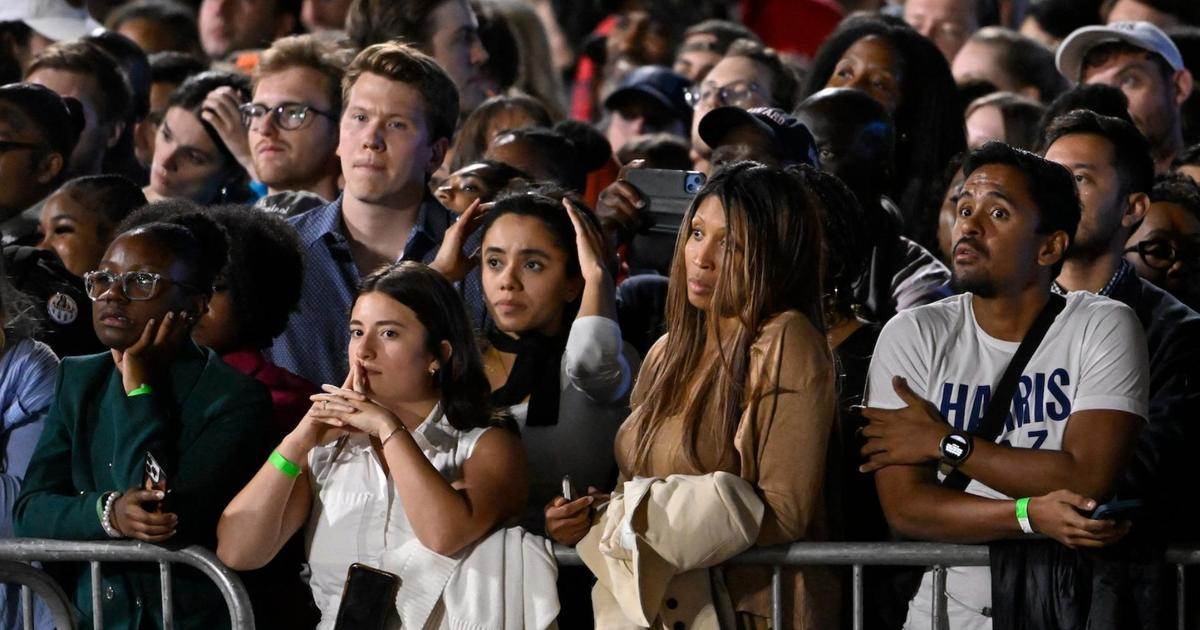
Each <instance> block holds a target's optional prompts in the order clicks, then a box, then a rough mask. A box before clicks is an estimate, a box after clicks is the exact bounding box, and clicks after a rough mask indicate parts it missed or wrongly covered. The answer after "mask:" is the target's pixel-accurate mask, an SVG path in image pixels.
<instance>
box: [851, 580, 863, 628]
mask: <svg viewBox="0 0 1200 630" xmlns="http://www.w3.org/2000/svg"><path fill="white" fill-rule="evenodd" d="M850 571H851V577H850V584H851V586H850V588H852V589H853V591H852V593H853V595H852V596H853V598H854V611H853V615H854V618H853V619H852V623H853V624H854V630H862V627H863V565H861V564H856V565H854V567H853V568H852V569H851V570H850Z"/></svg>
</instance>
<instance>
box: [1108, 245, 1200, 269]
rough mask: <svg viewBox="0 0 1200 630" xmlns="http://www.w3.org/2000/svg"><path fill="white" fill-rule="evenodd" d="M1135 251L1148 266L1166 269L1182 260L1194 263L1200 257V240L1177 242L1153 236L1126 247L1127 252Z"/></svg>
mask: <svg viewBox="0 0 1200 630" xmlns="http://www.w3.org/2000/svg"><path fill="white" fill-rule="evenodd" d="M1133 252H1137V255H1138V256H1141V258H1142V262H1144V263H1146V265H1147V266H1148V267H1151V268H1154V269H1159V270H1165V269H1170V268H1171V265H1174V264H1175V263H1176V262H1179V261H1181V260H1182V261H1184V262H1187V263H1194V262H1196V260H1197V259H1200V242H1196V241H1193V242H1190V243H1180V244H1175V243H1172V242H1171V241H1168V240H1166V239H1162V238H1152V239H1147V240H1144V241H1139V242H1138V244H1137V245H1134V246H1132V247H1127V248H1126V249H1125V253H1126V254H1132V253H1133Z"/></svg>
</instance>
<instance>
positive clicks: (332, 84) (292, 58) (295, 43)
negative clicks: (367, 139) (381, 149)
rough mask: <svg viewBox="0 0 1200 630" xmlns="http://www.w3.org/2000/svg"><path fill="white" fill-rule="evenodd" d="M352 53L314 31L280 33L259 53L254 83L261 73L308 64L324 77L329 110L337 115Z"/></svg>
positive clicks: (307, 65)
mask: <svg viewBox="0 0 1200 630" xmlns="http://www.w3.org/2000/svg"><path fill="white" fill-rule="evenodd" d="M353 55H354V51H353V49H350V48H340V47H338V45H337V44H336V43H335V42H332V41H329V40H327V39H323V38H321V37H318V36H315V35H290V36H288V37H282V38H280V39H277V40H275V43H273V44H271V47H270V48H268V49H266V50H264V51H263V52H262V55H261V56H260V57H259V60H258V66H257V67H256V68H255V69H254V87H255V88H257V87H258V82H259V81H261V80H262V79H263V77H266V76H269V75H272V74H278V73H280V72H283V71H284V70H290V69H291V68H311V69H313V70H316V71H317V72H319V73H321V75H322V76H324V77H325V81H326V84H327V86H326V93H327V96H328V97H329V108H330V109H331V110H332V111H331V112H330V113H331V114H333V115H334V116H337V115H339V114H340V113H341V111H342V77H343V76H344V75H345V70H344V68H345V67H346V66H347V65H348V64H349V63H350V59H351V58H352V57H353Z"/></svg>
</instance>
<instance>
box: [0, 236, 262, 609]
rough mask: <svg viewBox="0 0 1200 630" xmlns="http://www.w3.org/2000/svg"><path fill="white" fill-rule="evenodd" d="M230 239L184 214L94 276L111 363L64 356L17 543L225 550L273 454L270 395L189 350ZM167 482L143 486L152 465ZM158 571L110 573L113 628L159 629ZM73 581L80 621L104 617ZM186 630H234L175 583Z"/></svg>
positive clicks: (18, 517)
mask: <svg viewBox="0 0 1200 630" xmlns="http://www.w3.org/2000/svg"><path fill="white" fill-rule="evenodd" d="M225 252H226V240H225V234H224V232H223V230H221V228H220V226H218V225H217V224H216V223H214V222H213V221H212V220H211V219H209V218H208V217H206V216H203V215H200V214H194V213H193V214H184V215H179V216H175V217H172V218H171V219H170V220H169V221H163V222H154V223H149V224H146V225H142V226H139V227H137V228H134V229H132V230H129V231H126V232H124V233H122V234H120V235H119V236H118V237H117V238H116V239H115V240H113V242H112V243H111V244H110V245H109V247H108V249H107V250H106V251H105V253H104V255H103V258H102V260H101V261H100V263H99V267H98V268H97V269H96V270H93V271H90V272H88V273H87V274H85V275H84V283H85V286H86V288H87V293H88V296H89V297H91V298H92V300H94V301H95V305H94V308H93V310H92V313H93V325H94V326H95V329H96V335H97V337H99V339H100V341H101V342H102V343H103V344H104V345H105V346H107V347H108V348H109V352H106V353H103V354H97V355H92V356H85V357H71V358H68V359H65V360H64V361H63V363H62V368H61V372H60V377H59V383H58V386H57V389H56V391H55V397H54V401H53V403H52V405H51V407H50V411H49V413H48V415H47V418H46V426H45V429H44V431H43V432H42V436H41V440H40V441H39V443H38V447H37V450H36V454H35V456H34V458H33V460H32V461H31V462H30V465H29V470H28V472H27V474H26V477H25V483H24V486H23V488H22V491H21V496H20V498H19V499H18V501H17V505H16V508H15V510H14V527H15V530H16V533H17V535H19V536H29V537H38V538H59V539H68V540H107V539H110V538H131V539H136V540H142V541H146V542H152V543H159V542H165V541H170V542H172V543H179V544H200V545H203V546H207V547H210V548H214V547H215V546H216V540H215V536H214V533H215V530H216V523H217V519H218V517H219V516H220V513H221V509H222V508H223V507H224V506H225V504H226V503H228V502H229V499H230V498H231V497H232V496H233V495H234V494H235V493H236V492H237V490H238V488H240V487H241V486H242V485H243V484H244V483H245V482H246V480H247V479H249V477H250V475H251V473H252V468H251V467H250V466H247V465H246V464H245V463H244V462H246V461H254V460H256V459H257V458H258V457H259V456H260V453H261V452H262V434H263V432H262V422H261V420H260V419H261V418H262V417H264V416H265V415H266V414H269V413H270V410H271V400H270V397H269V396H268V394H267V392H266V390H265V389H263V388H262V387H261V386H260V385H259V384H258V383H256V382H255V381H253V380H252V379H250V378H248V377H246V376H243V375H242V374H239V373H238V372H236V371H235V370H234V369H233V368H231V367H229V366H227V365H226V364H225V363H224V362H223V361H221V359H220V357H218V356H217V355H216V354H214V353H213V352H211V351H208V350H204V349H201V348H200V347H198V346H197V345H196V344H195V343H193V342H192V341H191V338H190V335H191V329H192V327H193V325H194V324H195V322H196V319H197V318H198V317H199V316H200V315H201V314H202V313H204V311H205V310H206V309H207V307H208V300H209V298H210V296H211V294H212V284H213V279H214V278H215V277H216V274H217V273H218V272H219V271H220V270H221V268H222V267H224V265H225ZM148 456H152V457H153V458H154V460H155V461H157V462H158V465H159V466H160V467H161V470H162V471H163V472H164V473H165V491H164V489H163V488H161V487H160V488H157V489H149V488H146V487H145V485H144V484H145V482H146V470H147V458H148ZM157 573H158V572H157V570H155V569H153V568H152V567H148V566H142V567H139V566H138V565H129V566H128V567H122V568H119V569H109V570H106V572H105V577H104V578H103V585H102V586H101V588H102V589H103V590H104V592H105V593H106V598H105V600H104V622H105V627H109V628H123V627H138V626H139V624H142V623H150V621H149V620H153V619H160V618H161V612H160V610H159V609H160V602H159V596H160V595H159V593H160V591H159V587H158V577H157ZM74 579H75V581H76V583H77V584H78V588H77V589H76V590H75V605H76V606H77V607H78V609H79V610H80V611H81V612H82V614H83V617H84V619H83V620H82V623H84V624H86V623H88V620H89V619H90V617H91V616H92V614H93V613H92V608H91V605H92V599H91V596H90V588H89V579H88V574H87V571H86V567H85V568H84V570H79V571H78V572H77V573H76V574H75V575H74ZM173 580H174V583H175V586H174V592H175V620H176V623H177V625H179V626H180V627H211V626H216V627H220V626H224V625H226V624H227V623H228V619H229V618H228V616H227V615H226V613H225V607H224V605H223V604H222V601H223V600H222V598H221V596H220V593H219V592H218V591H217V589H216V588H215V586H214V585H213V584H212V583H211V582H210V581H209V580H208V579H207V578H204V577H202V576H199V575H198V574H189V573H188V572H183V571H180V572H176V574H175V575H174V577H173Z"/></svg>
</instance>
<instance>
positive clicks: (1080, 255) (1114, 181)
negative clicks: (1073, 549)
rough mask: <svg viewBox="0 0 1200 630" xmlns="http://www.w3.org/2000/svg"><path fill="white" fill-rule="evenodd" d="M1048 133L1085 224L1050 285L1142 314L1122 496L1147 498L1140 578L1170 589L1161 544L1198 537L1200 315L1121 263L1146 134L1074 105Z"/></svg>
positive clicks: (1146, 165)
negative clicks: (1140, 378)
mask: <svg viewBox="0 0 1200 630" xmlns="http://www.w3.org/2000/svg"><path fill="white" fill-rule="evenodd" d="M1045 138H1046V140H1045V142H1046V159H1048V160H1050V161H1053V162H1058V163H1059V164H1062V165H1063V166H1065V167H1067V168H1068V169H1070V170H1071V171H1072V173H1074V175H1075V182H1076V188H1078V190H1079V198H1080V200H1081V201H1082V203H1083V216H1082V219H1081V220H1080V222H1079V231H1078V233H1077V234H1076V237H1075V242H1074V243H1072V245H1071V250H1070V252H1068V254H1067V259H1066V262H1065V263H1064V264H1063V270H1062V273H1061V274H1059V276H1058V281H1057V282H1056V283H1055V285H1054V290H1055V291H1056V292H1059V293H1064V294H1065V293H1066V292H1068V291H1088V292H1091V293H1096V294H1099V295H1103V296H1107V297H1110V298H1112V299H1114V300H1117V301H1119V302H1122V303H1124V304H1126V305H1127V306H1129V307H1130V308H1132V309H1133V311H1134V313H1136V314H1137V317H1138V320H1139V321H1140V322H1141V327H1142V329H1143V330H1144V331H1145V337H1146V341H1147V343H1148V344H1149V346H1148V354H1149V366H1150V381H1149V400H1150V415H1149V416H1148V417H1147V420H1148V424H1147V426H1146V430H1145V431H1143V432H1142V434H1141V436H1140V437H1139V439H1138V443H1137V446H1136V448H1135V450H1134V457H1133V459H1132V460H1131V461H1130V466H1129V467H1128V469H1127V470H1126V471H1125V474H1124V476H1123V479H1122V486H1121V488H1120V490H1119V491H1118V494H1120V495H1121V496H1128V497H1138V498H1141V499H1142V500H1143V501H1144V502H1146V504H1147V506H1146V507H1147V510H1148V511H1147V514H1146V518H1144V519H1142V523H1144V525H1143V526H1141V527H1138V528H1135V535H1134V536H1132V537H1131V538H1133V539H1140V541H1141V542H1146V543H1148V545H1134V546H1135V547H1137V548H1138V549H1140V550H1142V551H1144V552H1147V553H1146V554H1145V557H1143V558H1142V559H1140V560H1139V561H1138V562H1137V564H1138V565H1141V566H1142V567H1143V568H1144V570H1143V571H1139V572H1138V574H1137V575H1139V576H1140V577H1139V578H1135V579H1140V580H1144V582H1143V583H1145V584H1150V585H1153V586H1155V587H1157V589H1159V590H1158V591H1157V592H1158V593H1161V594H1162V595H1168V594H1169V592H1170V589H1171V584H1173V582H1174V580H1173V578H1172V576H1171V575H1170V572H1169V571H1167V570H1166V566H1165V565H1163V566H1161V567H1159V566H1156V561H1158V560H1161V553H1162V545H1163V544H1165V543H1166V542H1167V541H1183V540H1194V539H1195V533H1194V532H1193V531H1192V530H1193V529H1194V527H1193V526H1192V524H1193V523H1195V520H1194V518H1196V517H1198V516H1200V510H1198V509H1197V507H1196V505H1197V503H1196V499H1200V494H1198V493H1197V492H1196V490H1195V484H1194V483H1192V482H1191V481H1190V478H1191V473H1190V471H1191V460H1192V453H1193V452H1194V451H1193V449H1192V448H1191V447H1193V446H1194V445H1196V444H1197V441H1196V438H1195V437H1193V435H1192V434H1191V431H1190V425H1191V424H1192V422H1193V419H1194V418H1195V417H1196V414H1197V413H1198V412H1200V388H1198V387H1197V383H1200V367H1198V365H1200V364H1198V363H1197V361H1196V360H1195V357H1196V348H1198V347H1200V315H1198V314H1197V313H1196V312H1195V311H1193V310H1191V309H1190V308H1188V307H1187V306H1185V305H1184V304H1183V303H1181V302H1180V301H1179V300H1178V299H1176V298H1175V297H1174V296H1172V295H1171V294H1170V293H1167V292H1166V291H1163V290H1162V289H1160V288H1158V287H1156V286H1154V285H1153V284H1152V283H1150V282H1148V281H1146V280H1144V279H1142V278H1140V277H1139V276H1138V275H1137V272H1136V270H1135V269H1134V268H1133V266H1132V265H1131V264H1130V263H1129V262H1127V261H1126V260H1125V249H1126V241H1127V240H1128V239H1129V235H1130V234H1132V233H1133V232H1134V231H1136V230H1137V228H1138V226H1139V224H1141V222H1142V220H1143V218H1144V217H1145V215H1146V212H1147V210H1148V209H1149V208H1150V197H1149V194H1150V192H1151V188H1152V187H1153V185H1154V162H1153V160H1152V159H1151V153H1150V146H1149V144H1148V142H1147V141H1146V139H1145V137H1144V136H1142V134H1141V133H1140V132H1139V131H1138V130H1137V128H1135V127H1134V126H1133V125H1132V124H1130V123H1129V122H1126V121H1124V120H1121V119H1118V118H1112V117H1109V116H1101V115H1099V114H1096V113H1094V112H1091V111H1087V110H1076V111H1073V112H1070V113H1068V114H1065V115H1063V116H1060V117H1058V118H1056V119H1055V120H1054V121H1053V122H1052V123H1051V124H1050V125H1049V127H1048V128H1047V130H1046V133H1045ZM1135 251H1136V250H1135ZM1188 499H1191V500H1188ZM1130 542H1133V543H1136V542H1138V540H1131V541H1130ZM1164 571H1166V572H1164ZM1168 580H1170V581H1168ZM1140 590H1141V592H1150V589H1146V588H1142V589H1140ZM1142 599H1145V598H1142ZM1173 610H1174V608H1173V607H1172V606H1171V604H1170V602H1169V601H1164V600H1162V599H1160V600H1158V601H1156V602H1155V603H1154V606H1153V607H1149V608H1145V609H1144V610H1142V611H1141V614H1142V615H1144V617H1143V618H1142V623H1140V624H1136V625H1143V626H1152V625H1155V623H1154V622H1152V621H1151V620H1156V622H1158V623H1162V624H1163V625H1169V621H1170V619H1171V617H1170V615H1171V611H1173Z"/></svg>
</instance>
